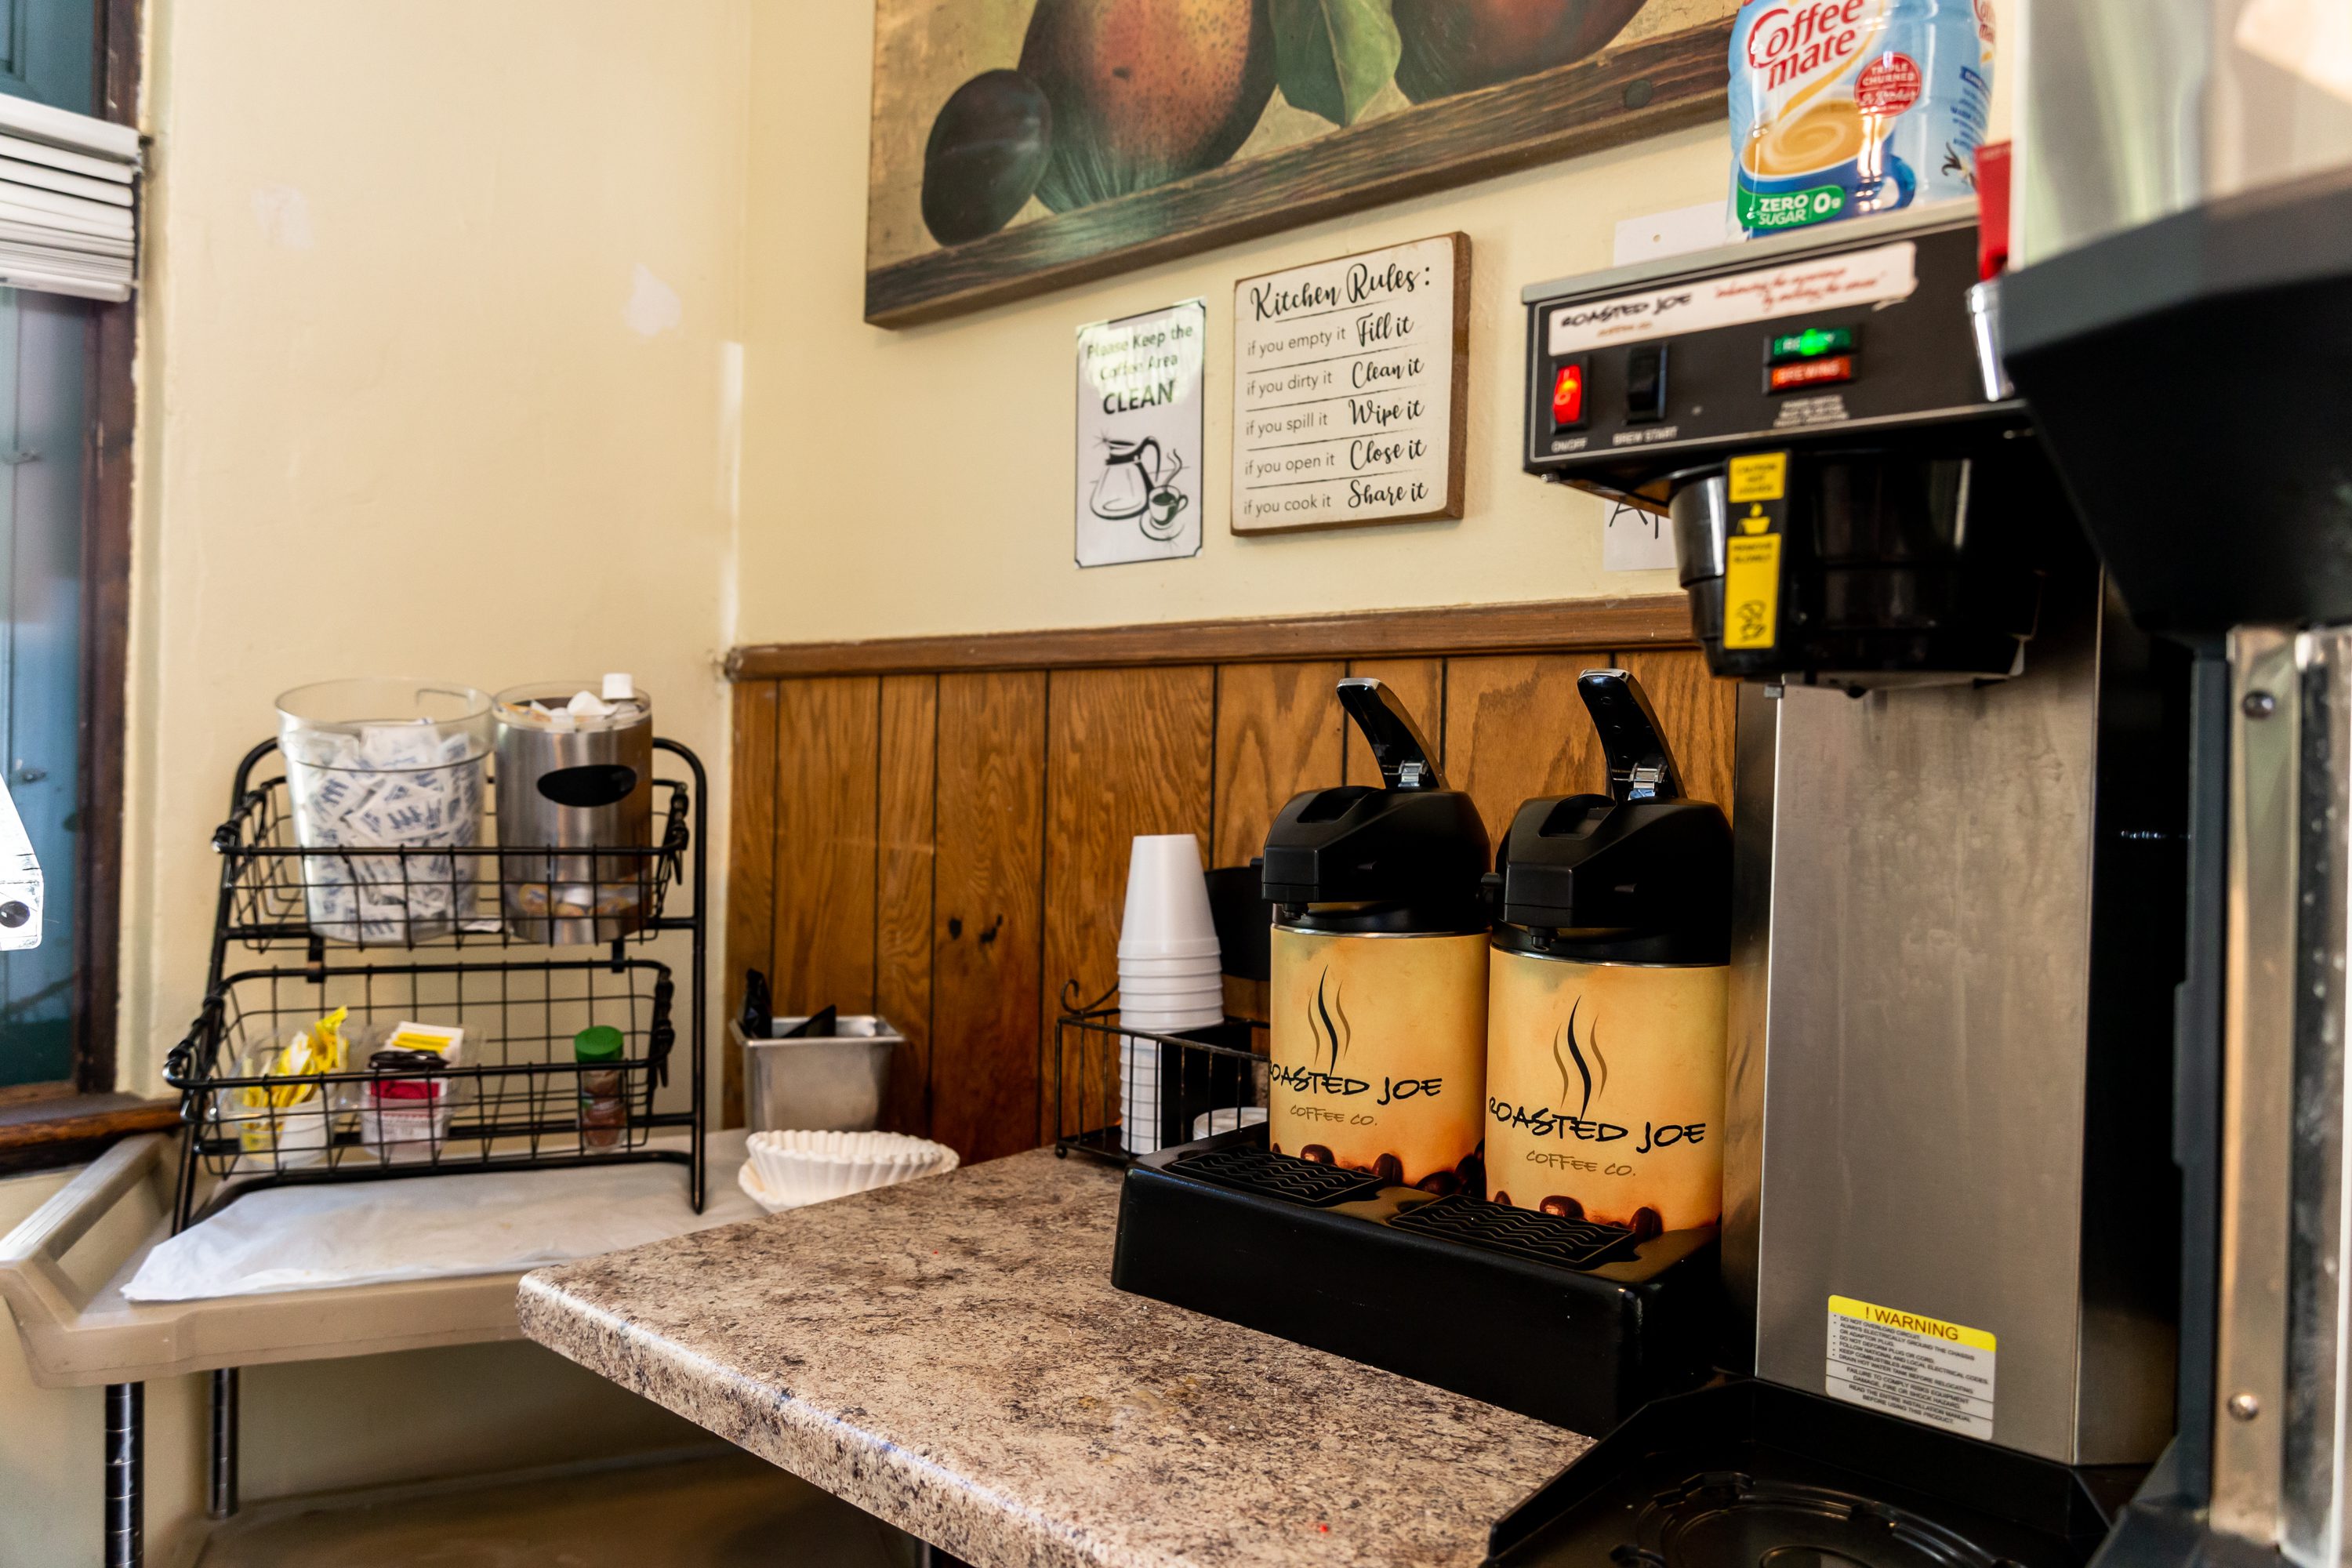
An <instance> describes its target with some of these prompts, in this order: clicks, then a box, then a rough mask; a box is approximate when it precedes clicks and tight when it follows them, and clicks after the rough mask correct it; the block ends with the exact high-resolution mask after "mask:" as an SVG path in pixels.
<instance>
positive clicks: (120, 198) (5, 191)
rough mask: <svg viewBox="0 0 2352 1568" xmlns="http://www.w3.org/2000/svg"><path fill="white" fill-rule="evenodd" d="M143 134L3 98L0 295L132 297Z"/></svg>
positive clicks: (42, 105) (0, 98) (25, 100)
mask: <svg viewBox="0 0 2352 1568" xmlns="http://www.w3.org/2000/svg"><path fill="white" fill-rule="evenodd" d="M139 167H140V160H139V132H137V131H135V130H133V129H132V128H131V127H130V126H128V125H117V124H115V123H114V122H113V121H107V120H96V119H92V118H91V117H90V116H89V115H87V114H76V113H73V112H72V111H71V110H64V109H55V108H51V107H50V106H49V105H47V104H45V103H37V102H35V101H33V100H31V99H28V98H15V97H7V96H0V288H12V289H35V290H37V291H39V292H42V293H47V294H74V295H79V296H80V297H82V298H83V299H88V300H127V299H129V298H130V297H131V283H132V280H133V279H134V276H135V271H136V266H135V264H136V261H137V257H138V225H137V212H138V206H137V198H138V176H139Z"/></svg>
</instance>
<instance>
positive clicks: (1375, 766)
mask: <svg viewBox="0 0 2352 1568" xmlns="http://www.w3.org/2000/svg"><path fill="white" fill-rule="evenodd" d="M1348 673H1349V675H1369V676H1370V677H1371V678H1372V679H1375V680H1380V681H1385V682H1386V683H1387V684H1388V685H1390V686H1391V687H1393V688H1394V689H1395V690H1396V694H1397V696H1398V698H1399V699H1401V700H1402V701H1403V703H1404V705H1405V708H1406V709H1407V710H1409V711H1410V712H1411V713H1412V716H1413V720H1414V721H1415V722H1416V723H1418V724H1420V726H1421V731H1422V733H1423V734H1424V735H1426V736H1428V737H1429V743H1430V744H1431V745H1433V746H1434V747H1436V748H1437V758H1436V761H1437V765H1438V766H1439V767H1440V768H1445V767H1447V765H1448V764H1447V763H1446V761H1445V661H1444V659H1442V658H1359V659H1353V660H1350V661H1349V665H1348ZM1341 773H1342V774H1343V775H1344V776H1343V778H1342V781H1341V782H1343V783H1346V784H1370V785H1372V786H1373V787H1374V788H1378V787H1379V785H1380V782H1381V765H1380V763H1376V762H1374V761H1373V760H1372V752H1371V748H1370V747H1369V746H1367V745H1365V744H1364V738H1363V737H1362V736H1361V735H1360V734H1358V733H1356V727H1355V726H1354V725H1353V724H1349V726H1348V755H1347V760H1346V764H1345V766H1344V767H1343V768H1342V769H1341Z"/></svg>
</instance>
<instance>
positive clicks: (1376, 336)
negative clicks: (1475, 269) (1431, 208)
mask: <svg viewBox="0 0 2352 1568" xmlns="http://www.w3.org/2000/svg"><path fill="white" fill-rule="evenodd" d="M1469 370H1470V238H1469V237H1468V236H1467V235H1461V234H1450V235H1442V236H1440V237H1437V238H1435V239H1423V240H1415V241H1413V242H1412V243H1411V244H1409V245H1396V246H1391V247H1388V248H1387V249H1384V250H1371V251H1366V252H1364V253H1363V254H1361V255H1359V256H1343V257H1341V258H1339V259H1338V260H1336V261H1320V262H1317V263H1315V264H1314V265H1313V266H1310V267H1298V268H1292V269H1290V270H1289V271H1286V272H1274V273H1268V274H1267V275H1266V276H1265V277H1263V278H1245V279H1243V280H1242V281H1241V282H1239V283H1237V284H1235V285H1234V463H1233V470H1234V510H1233V530H1234V532H1235V533H1280V532H1285V531H1291V530H1297V529H1308V528H1348V527H1352V526H1354V525H1356V524H1359V523H1367V522H1409V521H1417V520H1420V519H1423V518H1436V517H1460V516H1461V515H1462V459H1463V448H1464V445H1465V443H1464V441H1463V419H1464V416H1465V408H1466V405H1467V402H1468V399H1467V397H1466V392H1467V382H1468V377H1469Z"/></svg>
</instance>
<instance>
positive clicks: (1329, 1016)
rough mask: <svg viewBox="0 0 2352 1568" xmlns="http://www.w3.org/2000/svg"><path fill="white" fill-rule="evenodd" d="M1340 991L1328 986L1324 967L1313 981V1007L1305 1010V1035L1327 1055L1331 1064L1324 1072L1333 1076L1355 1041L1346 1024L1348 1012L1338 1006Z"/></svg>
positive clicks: (1329, 978) (1329, 974)
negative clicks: (1312, 1039)
mask: <svg viewBox="0 0 2352 1568" xmlns="http://www.w3.org/2000/svg"><path fill="white" fill-rule="evenodd" d="M1340 989H1342V988H1340V987H1335V986H1333V985H1332V984H1331V971H1330V970H1329V969H1328V967H1327V968H1326V969H1325V970H1324V971H1323V973H1321V974H1320V975H1318V976H1317V977H1316V981H1315V1005H1313V1006H1312V1007H1310V1008H1308V1009H1307V1032H1308V1033H1309V1034H1310V1035H1311V1036H1313V1037H1314V1040H1315V1044H1316V1046H1317V1047H1318V1048H1320V1049H1322V1050H1327V1051H1328V1052H1329V1053H1330V1058H1331V1059H1330V1063H1329V1065H1328V1067H1326V1068H1324V1070H1325V1071H1327V1072H1333V1073H1336V1072H1338V1071H1339V1058H1340V1057H1341V1056H1342V1055H1343V1054H1345V1053H1346V1051H1347V1049H1348V1043H1349V1040H1351V1039H1353V1038H1354V1037H1355V1030H1354V1029H1353V1028H1352V1027H1351V1026H1349V1023H1348V1010H1347V1009H1346V1008H1345V1007H1342V1006H1341V1005H1339V991H1340ZM1327 992H1328V995H1327V994H1326V993H1327Z"/></svg>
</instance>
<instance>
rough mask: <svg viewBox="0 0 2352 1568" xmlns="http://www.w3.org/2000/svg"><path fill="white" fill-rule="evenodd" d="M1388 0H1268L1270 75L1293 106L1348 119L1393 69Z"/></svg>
mask: <svg viewBox="0 0 2352 1568" xmlns="http://www.w3.org/2000/svg"><path fill="white" fill-rule="evenodd" d="M1390 3H1391V0H1272V4H1271V5H1269V7H1268V9H1269V11H1270V12H1271V14H1272V16H1273V21H1274V68H1275V79H1276V81H1277V82H1279V83H1280V84H1281V87H1282V96H1283V97H1284V98H1286V99H1287V100H1289V101H1290V103H1291V104H1292V106H1293V107H1295V108H1298V109H1303V110H1307V112H1308V113H1310V114H1319V115H1321V116H1322V117H1323V118H1324V119H1326V120H1328V121H1331V122H1332V123H1333V124H1335V125H1348V124H1352V123H1353V122H1354V121H1355V118H1356V116H1357V115H1359V114H1361V113H1362V112H1363V111H1364V105H1366V104H1367V103H1370V101H1371V100H1372V95H1373V94H1374V93H1376V92H1378V91H1380V90H1381V88H1383V87H1385V86H1387V85H1388V81H1389V78H1391V76H1393V75H1395V74H1396V67H1397V58H1398V56H1399V55H1400V54H1402V52H1403V45H1402V43H1401V42H1400V41H1399V39H1398V37H1397V26H1396V18H1395V17H1394V16H1391V15H1390V12H1389V6H1390Z"/></svg>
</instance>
